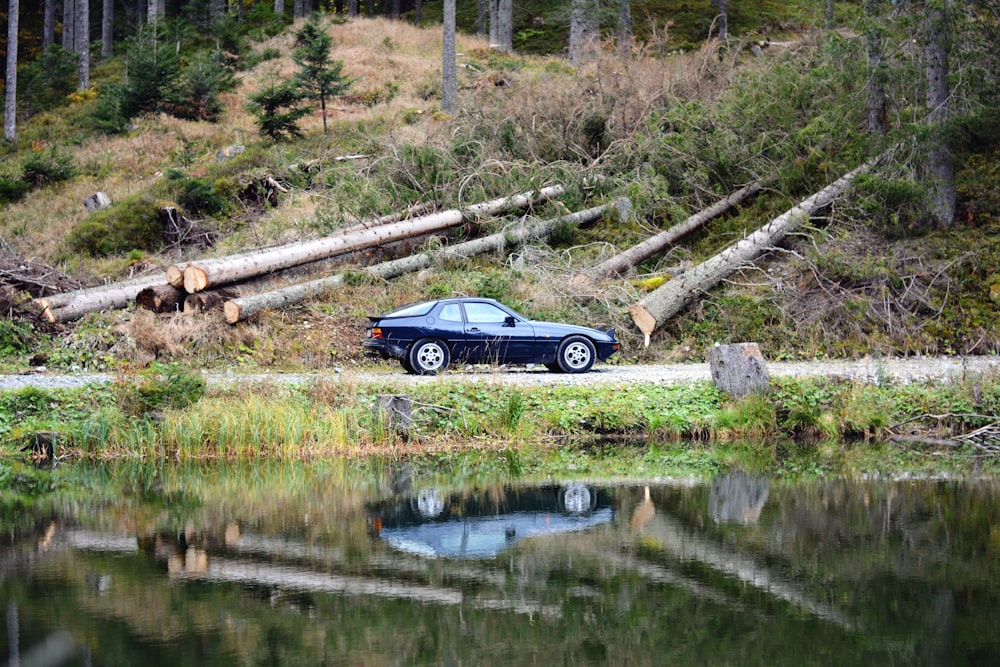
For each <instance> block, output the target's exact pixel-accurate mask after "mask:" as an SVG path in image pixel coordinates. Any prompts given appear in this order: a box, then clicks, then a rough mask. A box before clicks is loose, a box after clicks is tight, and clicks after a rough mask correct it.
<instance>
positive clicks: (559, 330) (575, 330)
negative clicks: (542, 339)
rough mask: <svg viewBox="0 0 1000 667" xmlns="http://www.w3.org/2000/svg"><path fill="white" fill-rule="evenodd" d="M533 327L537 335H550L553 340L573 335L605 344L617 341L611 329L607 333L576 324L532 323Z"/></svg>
mask: <svg viewBox="0 0 1000 667" xmlns="http://www.w3.org/2000/svg"><path fill="white" fill-rule="evenodd" d="M531 326H532V327H534V329H535V335H536V336H538V335H542V336H545V335H548V336H552V337H553V338H563V337H565V336H569V335H572V334H577V335H581V336H587V337H588V338H593V339H594V340H596V341H603V342H608V343H610V342H614V340H615V330H614V328H613V327H612V328H610V329H608V330H607V331H603V330H601V329H593V328H591V327H581V326H577V325H575V324H561V323H557V322H536V321H534V320H532V321H531Z"/></svg>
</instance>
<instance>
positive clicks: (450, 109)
mask: <svg viewBox="0 0 1000 667" xmlns="http://www.w3.org/2000/svg"><path fill="white" fill-rule="evenodd" d="M441 110H442V111H444V112H445V113H448V114H452V115H454V114H455V112H457V111H458V72H457V69H456V66H455V0H444V38H443V42H442V47H441Z"/></svg>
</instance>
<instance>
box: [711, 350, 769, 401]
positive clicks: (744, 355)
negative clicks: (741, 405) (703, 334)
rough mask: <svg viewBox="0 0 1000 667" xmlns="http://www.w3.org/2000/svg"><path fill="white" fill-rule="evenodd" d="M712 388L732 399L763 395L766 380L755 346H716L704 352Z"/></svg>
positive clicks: (766, 386) (761, 357)
mask: <svg viewBox="0 0 1000 667" xmlns="http://www.w3.org/2000/svg"><path fill="white" fill-rule="evenodd" d="M708 366H709V369H710V370H711V373H712V384H714V385H715V388H716V389H718V390H720V391H724V392H726V393H728V394H730V395H731V396H733V397H734V398H742V397H744V396H749V395H750V394H764V393H767V390H768V383H769V381H770V380H769V378H768V375H767V366H766V365H765V363H764V355H762V354H761V353H760V346H759V345H757V343H735V344H733V345H716V346H714V347H712V349H710V350H709V351H708Z"/></svg>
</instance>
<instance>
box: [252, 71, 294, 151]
mask: <svg viewBox="0 0 1000 667" xmlns="http://www.w3.org/2000/svg"><path fill="white" fill-rule="evenodd" d="M248 98H249V100H250V101H249V104H248V105H247V110H248V111H249V112H250V113H251V114H253V115H254V116H255V117H256V118H257V127H258V131H259V132H260V134H261V136H264V137H267V138H268V139H271V140H272V141H283V140H288V139H293V138H296V137H301V136H302V130H301V129H300V128H299V125H298V122H299V119H300V118H302V117H303V116H305V115H306V114H307V113H309V109H308V108H306V107H301V106H299V104H300V102H301V101H302V93H301V92H300V91H299V89H298V86H296V84H295V82H294V81H279V80H277V78H276V77H275V76H271V77H269V79H268V81H267V83H265V84H264V86H262V87H261V89H260V90H259V91H258V92H256V93H251V94H250V95H249V96H248Z"/></svg>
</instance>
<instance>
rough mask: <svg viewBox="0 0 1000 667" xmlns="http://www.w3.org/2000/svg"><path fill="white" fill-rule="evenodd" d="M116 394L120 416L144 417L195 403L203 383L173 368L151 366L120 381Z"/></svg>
mask: <svg viewBox="0 0 1000 667" xmlns="http://www.w3.org/2000/svg"><path fill="white" fill-rule="evenodd" d="M118 392H119V398H118V405H119V408H120V409H121V411H122V412H123V413H124V414H126V415H129V416H132V417H144V416H146V415H148V414H149V413H152V412H158V411H162V410H165V409H167V408H173V409H183V408H186V407H188V406H190V405H193V404H195V403H197V402H198V401H199V400H201V398H202V397H203V396H204V395H205V380H204V379H203V378H202V377H201V375H200V374H199V373H198V372H197V371H194V370H190V369H186V368H183V367H182V366H179V365H177V364H160V363H154V364H151V365H150V367H149V368H148V369H144V370H143V371H141V372H140V373H138V374H137V376H136V377H134V378H129V377H125V378H123V379H122V381H121V382H119V384H118Z"/></svg>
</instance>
